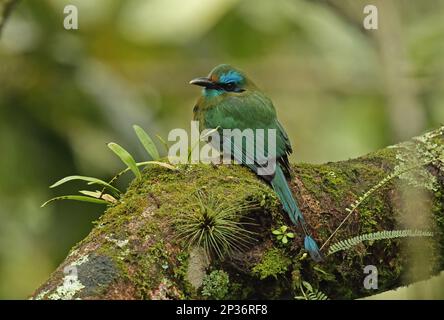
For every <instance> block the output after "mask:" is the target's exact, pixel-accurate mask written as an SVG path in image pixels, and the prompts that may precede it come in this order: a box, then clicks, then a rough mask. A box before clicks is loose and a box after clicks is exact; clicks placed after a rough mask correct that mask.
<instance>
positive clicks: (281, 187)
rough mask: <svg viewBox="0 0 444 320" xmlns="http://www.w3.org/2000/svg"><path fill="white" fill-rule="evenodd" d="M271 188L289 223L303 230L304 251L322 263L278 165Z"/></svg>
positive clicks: (317, 249) (316, 247)
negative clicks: (287, 216)
mask: <svg viewBox="0 0 444 320" xmlns="http://www.w3.org/2000/svg"><path fill="white" fill-rule="evenodd" d="M271 186H272V187H273V189H274V191H275V192H276V194H277V196H278V198H279V200H280V201H281V203H282V206H283V208H284V211H285V212H287V213H288V215H289V217H290V220H291V222H293V223H294V224H295V225H298V224H299V225H300V226H301V227H302V230H304V234H305V239H304V247H305V250H307V251H308V253H309V254H310V256H311V258H312V259H313V260H315V261H317V262H320V261H322V260H323V259H322V255H321V252H320V251H319V248H318V245H317V244H316V242H315V241H314V239H313V238H312V237H311V235H310V233H309V232H308V230H307V226H306V223H305V220H304V217H303V216H302V212H301V210H299V207H298V205H297V204H296V200H295V199H294V197H293V194H292V193H291V190H290V187H289V186H288V183H287V179H286V178H285V175H284V172H283V171H282V169H281V167H280V166H279V165H276V172H275V175H274V178H273V180H271Z"/></svg>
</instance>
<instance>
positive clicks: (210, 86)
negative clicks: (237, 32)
mask: <svg viewBox="0 0 444 320" xmlns="http://www.w3.org/2000/svg"><path fill="white" fill-rule="evenodd" d="M190 84H194V85H197V86H201V87H203V88H204V89H203V95H204V97H207V98H209V97H216V96H220V95H228V96H231V95H237V94H242V93H243V92H246V91H248V90H251V89H252V88H254V87H255V86H254V84H253V83H252V82H251V81H250V80H249V79H248V78H247V76H246V75H245V74H244V73H243V72H242V71H240V70H237V69H235V68H233V67H232V66H230V65H228V64H221V65H218V66H217V67H215V68H214V69H213V70H211V72H210V74H209V75H208V76H207V77H202V78H196V79H193V80H191V81H190Z"/></svg>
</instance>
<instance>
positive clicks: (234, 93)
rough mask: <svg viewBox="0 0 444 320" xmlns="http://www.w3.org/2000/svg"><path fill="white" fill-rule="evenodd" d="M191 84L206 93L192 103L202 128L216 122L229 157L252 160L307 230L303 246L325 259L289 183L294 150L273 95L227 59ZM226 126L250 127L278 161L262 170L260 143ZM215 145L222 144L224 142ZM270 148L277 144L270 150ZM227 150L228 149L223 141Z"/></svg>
mask: <svg viewBox="0 0 444 320" xmlns="http://www.w3.org/2000/svg"><path fill="white" fill-rule="evenodd" d="M190 84H194V85H198V86H201V87H203V89H202V94H201V96H200V98H199V100H198V101H197V104H196V105H195V107H194V109H193V113H194V120H196V121H199V126H200V128H206V129H213V128H217V129H218V132H219V134H220V137H221V138H220V139H217V140H218V141H219V144H228V145H229V146H230V148H229V155H230V157H232V158H233V159H234V160H236V161H237V162H239V163H241V164H244V165H246V166H248V167H249V168H250V169H251V170H253V171H254V172H255V173H256V174H259V175H261V177H262V178H264V179H265V180H266V181H267V182H268V183H269V184H270V185H271V186H272V188H273V189H274V191H275V192H276V194H277V195H278V198H279V199H280V201H281V203H282V206H283V209H284V210H285V211H286V212H287V213H288V215H289V217H290V220H291V221H292V222H293V223H294V224H295V225H300V226H301V228H302V230H303V232H304V235H305V239H304V247H305V249H306V250H307V251H308V252H309V253H310V256H311V257H312V258H313V259H314V260H315V261H321V260H322V256H321V253H320V252H319V248H318V246H317V244H316V242H315V241H314V239H313V238H312V237H311V235H310V232H309V231H308V227H307V225H306V223H305V220H304V218H303V216H302V213H301V211H300V209H299V207H298V205H297V203H296V200H295V199H294V197H293V194H292V192H291V189H290V187H289V185H288V183H287V179H288V178H290V177H291V175H290V173H291V170H290V164H289V162H288V155H289V154H290V153H291V152H292V148H291V144H290V140H289V138H288V135H287V133H286V132H285V130H284V128H283V127H282V125H281V124H280V123H279V121H278V120H277V117H276V111H275V108H274V106H273V103H272V102H271V100H270V99H269V98H267V97H266V96H265V95H264V94H263V93H262V92H261V91H260V90H259V89H258V88H257V87H256V85H255V84H254V83H253V82H252V81H251V80H250V79H249V78H248V77H247V76H246V75H245V74H244V73H243V72H241V71H239V70H237V69H235V68H233V67H231V66H229V65H226V64H223V65H219V66H217V67H216V68H214V69H213V70H212V71H211V72H210V74H209V75H208V77H203V78H197V79H194V80H192V81H191V82H190ZM224 129H230V130H235V129H239V130H241V131H244V130H252V132H253V133H254V141H255V143H261V145H260V146H261V147H262V149H264V150H263V152H262V154H263V156H265V157H266V158H267V160H268V161H274V163H276V166H273V170H272V171H267V172H266V174H261V173H259V172H261V170H262V169H264V164H263V163H264V162H263V161H262V160H263V159H258V157H259V156H258V152H257V149H255V150H253V151H251V149H250V148H247V147H246V145H245V143H244V142H243V141H244V140H242V139H240V140H239V139H237V140H233V139H231V138H227V137H226V136H224V135H223V130H224ZM268 131H273V132H275V140H276V141H275V143H272V144H271V143H269V140H267V137H268V135H267V132H268ZM259 135H261V136H259ZM264 135H265V137H264ZM217 140H216V141H217ZM236 141H237V142H236ZM239 141H240V142H239ZM216 147H217V148H218V149H219V150H220V149H221V148H220V145H218V146H216ZM256 147H257V146H256ZM271 148H275V150H270V149H271ZM223 150H224V153H226V147H225V145H224V147H223ZM271 155H274V156H271ZM248 160H250V161H248ZM259 160H261V161H259ZM267 167H268V166H267Z"/></svg>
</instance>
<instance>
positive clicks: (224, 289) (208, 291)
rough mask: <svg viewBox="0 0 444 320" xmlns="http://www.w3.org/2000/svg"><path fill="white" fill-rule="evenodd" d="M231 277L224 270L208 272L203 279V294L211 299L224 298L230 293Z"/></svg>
mask: <svg viewBox="0 0 444 320" xmlns="http://www.w3.org/2000/svg"><path fill="white" fill-rule="evenodd" d="M229 284H230V278H229V276H228V273H226V272H225V271H223V270H215V271H212V272H211V273H210V274H207V275H206V276H205V277H204V278H203V281H202V295H203V296H205V297H208V298H210V299H215V300H222V299H224V298H225V297H226V296H227V294H228V289H229Z"/></svg>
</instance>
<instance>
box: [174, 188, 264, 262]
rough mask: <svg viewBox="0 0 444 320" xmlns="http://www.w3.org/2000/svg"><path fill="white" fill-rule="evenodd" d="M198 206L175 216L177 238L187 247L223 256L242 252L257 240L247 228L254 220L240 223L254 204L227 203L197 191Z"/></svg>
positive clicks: (211, 254)
mask: <svg viewBox="0 0 444 320" xmlns="http://www.w3.org/2000/svg"><path fill="white" fill-rule="evenodd" d="M195 199H196V203H195V208H194V209H193V210H191V211H190V212H184V213H183V214H182V215H180V217H179V218H176V221H175V225H176V229H177V232H178V237H179V238H180V239H183V240H185V241H186V242H187V244H188V246H198V247H201V248H202V249H203V250H204V251H205V253H206V254H207V256H208V257H212V256H218V257H219V258H220V259H223V258H224V257H225V256H227V255H228V256H230V255H231V254H232V253H233V252H236V251H242V250H243V249H245V248H246V247H247V246H248V244H250V243H251V242H252V241H253V240H254V235H255V233H253V232H251V231H248V230H246V229H245V227H246V226H247V225H252V223H247V222H240V221H239V218H240V217H241V216H242V215H243V214H242V213H243V212H244V211H247V210H250V209H251V208H252V206H251V205H248V204H247V205H242V204H241V205H239V204H237V205H228V206H227V205H226V204H224V203H222V202H221V201H218V200H217V199H216V198H215V197H214V196H213V195H211V194H206V193H204V192H203V191H200V190H199V191H197V192H196V195H195Z"/></svg>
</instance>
